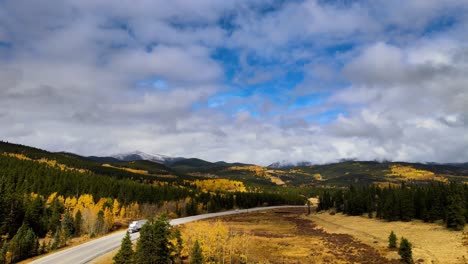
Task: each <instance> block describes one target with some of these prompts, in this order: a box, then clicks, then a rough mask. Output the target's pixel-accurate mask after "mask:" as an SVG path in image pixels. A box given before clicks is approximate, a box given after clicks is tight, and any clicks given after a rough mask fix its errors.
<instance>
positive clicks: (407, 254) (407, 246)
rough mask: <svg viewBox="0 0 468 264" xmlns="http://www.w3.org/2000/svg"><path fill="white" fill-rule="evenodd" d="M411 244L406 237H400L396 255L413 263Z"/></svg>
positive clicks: (406, 261)
mask: <svg viewBox="0 0 468 264" xmlns="http://www.w3.org/2000/svg"><path fill="white" fill-rule="evenodd" d="M412 247H413V246H412V245H411V243H410V242H409V241H408V239H406V238H404V237H402V238H401V240H400V247H399V248H398V255H400V257H401V259H402V260H403V261H404V262H405V263H408V264H410V263H413V252H412Z"/></svg>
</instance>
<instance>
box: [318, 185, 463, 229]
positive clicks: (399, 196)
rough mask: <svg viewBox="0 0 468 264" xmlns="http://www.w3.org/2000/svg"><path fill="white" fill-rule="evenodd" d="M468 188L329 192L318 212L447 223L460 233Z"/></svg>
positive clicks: (404, 187) (409, 187) (411, 187)
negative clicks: (325, 211)
mask: <svg viewBox="0 0 468 264" xmlns="http://www.w3.org/2000/svg"><path fill="white" fill-rule="evenodd" d="M467 206H468V185H466V184H463V183H458V182H449V183H444V182H430V183H428V184H422V185H421V184H419V185H417V184H406V183H401V185H399V186H392V185H390V184H389V185H388V186H386V187H383V188H382V187H379V186H377V185H366V186H354V185H351V186H350V187H349V188H347V189H328V190H324V191H323V192H322V193H321V194H320V195H319V205H318V210H328V209H331V208H334V209H335V210H336V211H337V212H342V213H344V214H347V215H363V214H367V215H368V216H369V217H374V216H375V217H377V218H381V219H385V220H388V221H397V220H399V221H410V220H411V219H420V220H423V221H425V222H435V221H438V220H442V221H444V223H445V225H446V226H447V228H450V229H455V230H461V229H463V227H464V226H465V223H466V221H467V219H468V211H467V210H466V209H467Z"/></svg>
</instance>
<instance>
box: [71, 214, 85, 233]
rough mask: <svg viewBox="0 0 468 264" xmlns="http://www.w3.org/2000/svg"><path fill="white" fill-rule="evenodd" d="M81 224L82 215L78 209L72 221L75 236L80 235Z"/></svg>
mask: <svg viewBox="0 0 468 264" xmlns="http://www.w3.org/2000/svg"><path fill="white" fill-rule="evenodd" d="M82 225H83V216H82V215H81V211H80V210H78V211H77V212H76V214H75V221H74V223H73V229H74V231H75V234H74V235H75V236H81V226H82Z"/></svg>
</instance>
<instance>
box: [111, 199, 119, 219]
mask: <svg viewBox="0 0 468 264" xmlns="http://www.w3.org/2000/svg"><path fill="white" fill-rule="evenodd" d="M119 212H120V203H119V201H117V199H114V203H113V204H112V214H114V216H115V217H118V216H119Z"/></svg>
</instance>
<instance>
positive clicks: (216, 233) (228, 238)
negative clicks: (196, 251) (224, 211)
mask: <svg viewBox="0 0 468 264" xmlns="http://www.w3.org/2000/svg"><path fill="white" fill-rule="evenodd" d="M182 240H183V242H184V247H183V250H182V256H188V255H189V254H190V252H191V250H192V247H193V244H194V243H195V241H196V240H198V242H199V244H200V247H201V249H202V251H203V256H204V258H205V261H206V263H230V259H231V257H234V258H235V259H239V258H240V256H242V255H244V254H245V253H246V251H247V249H248V247H249V244H248V243H249V236H247V235H246V234H245V233H239V232H233V231H232V230H230V229H229V228H228V226H227V225H226V224H225V223H223V222H221V221H216V222H214V223H213V222H211V223H210V222H195V223H191V224H189V226H188V227H187V228H184V229H183V230H182Z"/></svg>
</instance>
